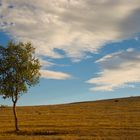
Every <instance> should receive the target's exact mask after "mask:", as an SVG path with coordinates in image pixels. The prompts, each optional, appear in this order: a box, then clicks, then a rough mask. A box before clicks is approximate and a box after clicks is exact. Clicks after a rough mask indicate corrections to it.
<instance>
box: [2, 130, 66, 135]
mask: <svg viewBox="0 0 140 140" xmlns="http://www.w3.org/2000/svg"><path fill="white" fill-rule="evenodd" d="M5 133H6V134H15V135H21V136H25V135H26V136H41V135H64V134H68V132H66V131H49V130H48V131H41V130H38V131H22V130H21V131H18V132H15V131H7V132H5Z"/></svg>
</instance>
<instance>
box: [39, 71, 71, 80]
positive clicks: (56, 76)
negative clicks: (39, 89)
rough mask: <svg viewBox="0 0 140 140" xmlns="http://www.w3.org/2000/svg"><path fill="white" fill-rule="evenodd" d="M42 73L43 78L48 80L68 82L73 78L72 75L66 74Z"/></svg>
mask: <svg viewBox="0 0 140 140" xmlns="http://www.w3.org/2000/svg"><path fill="white" fill-rule="evenodd" d="M40 73H41V77H42V78H46V79H55V80H66V79H70V78H71V75H69V74H67V73H64V72H57V71H50V70H40Z"/></svg>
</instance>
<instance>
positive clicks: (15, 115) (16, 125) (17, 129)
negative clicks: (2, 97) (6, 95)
mask: <svg viewBox="0 0 140 140" xmlns="http://www.w3.org/2000/svg"><path fill="white" fill-rule="evenodd" d="M13 113H14V118H15V131H16V132H17V131H19V128H18V119H17V112H16V102H13Z"/></svg>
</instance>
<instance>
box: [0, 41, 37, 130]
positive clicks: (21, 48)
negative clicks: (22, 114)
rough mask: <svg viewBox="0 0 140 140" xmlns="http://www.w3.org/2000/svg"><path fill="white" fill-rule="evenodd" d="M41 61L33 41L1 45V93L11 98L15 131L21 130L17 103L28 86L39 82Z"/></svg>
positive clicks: (4, 96)
mask: <svg viewBox="0 0 140 140" xmlns="http://www.w3.org/2000/svg"><path fill="white" fill-rule="evenodd" d="M39 69H40V63H39V60H38V59H37V58H36V57H35V48H34V47H33V46H32V44H31V43H17V44H16V43H14V42H9V44H8V46H7V48H4V47H2V46H0V95H2V96H3V98H4V99H6V98H11V99H12V102H13V113H14V119H15V131H16V132H17V131H19V127H18V119H17V113H16V103H17V101H18V99H19V97H20V96H21V95H22V94H23V93H26V92H27V88H28V87H31V86H34V85H36V84H37V83H38V82H39V77H40V73H39Z"/></svg>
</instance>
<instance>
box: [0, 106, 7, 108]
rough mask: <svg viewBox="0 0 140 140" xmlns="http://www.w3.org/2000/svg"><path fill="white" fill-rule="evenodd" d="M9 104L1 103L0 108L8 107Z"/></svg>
mask: <svg viewBox="0 0 140 140" xmlns="http://www.w3.org/2000/svg"><path fill="white" fill-rule="evenodd" d="M7 107H8V105H0V108H7Z"/></svg>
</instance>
